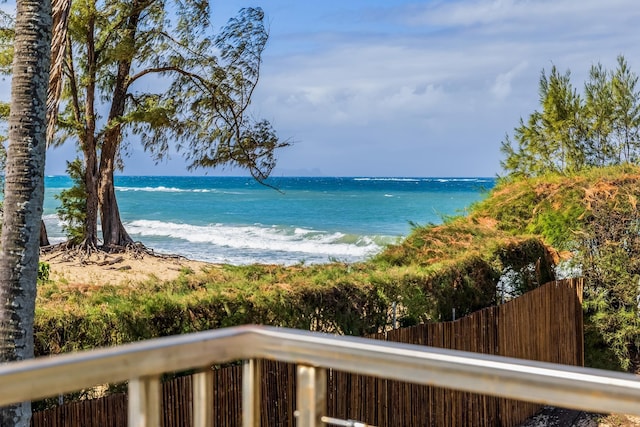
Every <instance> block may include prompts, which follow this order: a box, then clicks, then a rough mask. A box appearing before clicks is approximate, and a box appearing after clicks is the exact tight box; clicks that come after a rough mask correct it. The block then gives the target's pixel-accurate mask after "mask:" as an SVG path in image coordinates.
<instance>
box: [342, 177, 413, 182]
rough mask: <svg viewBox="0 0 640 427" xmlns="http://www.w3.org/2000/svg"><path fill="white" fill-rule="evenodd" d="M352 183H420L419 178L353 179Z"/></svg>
mask: <svg viewBox="0 0 640 427" xmlns="http://www.w3.org/2000/svg"><path fill="white" fill-rule="evenodd" d="M353 180H354V181H394V182H420V181H424V180H423V179H419V178H353Z"/></svg>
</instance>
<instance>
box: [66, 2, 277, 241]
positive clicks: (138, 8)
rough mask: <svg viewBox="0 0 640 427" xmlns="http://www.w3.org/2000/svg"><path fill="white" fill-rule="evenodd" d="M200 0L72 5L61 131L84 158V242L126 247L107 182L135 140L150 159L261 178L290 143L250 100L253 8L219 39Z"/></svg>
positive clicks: (256, 34) (254, 65)
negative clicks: (177, 157)
mask: <svg viewBox="0 0 640 427" xmlns="http://www.w3.org/2000/svg"><path fill="white" fill-rule="evenodd" d="M209 15H210V11H209V3H208V2H207V1H200V0H195V1H187V2H182V1H176V2H175V4H173V5H169V4H168V3H167V2H164V1H160V0H127V1H115V0H77V1H74V2H73V6H72V9H71V15H70V17H69V31H68V41H67V54H66V60H65V69H64V80H65V81H64V85H63V91H62V103H61V106H62V110H61V111H60V115H59V117H58V120H59V129H60V130H59V132H58V133H57V135H56V139H55V140H54V143H55V144H61V143H63V142H65V141H67V140H72V141H73V143H75V144H77V146H78V148H79V151H80V152H81V153H82V155H83V169H84V178H83V181H84V184H83V185H84V187H85V189H86V198H87V215H86V218H85V227H84V230H85V232H84V239H85V243H86V244H87V245H90V246H95V245H97V240H98V234H97V224H98V221H97V215H98V212H99V213H100V219H101V224H102V237H103V241H104V245H105V246H107V247H109V246H122V245H127V244H130V243H132V240H131V238H130V237H129V236H128V234H127V233H126V231H125V230H124V227H123V225H122V222H121V220H120V216H119V210H118V206H117V201H116V197H115V189H114V185H113V176H114V172H115V171H116V170H118V168H120V167H122V165H123V161H124V159H125V157H126V154H127V152H128V150H129V149H130V145H129V144H130V143H131V141H132V139H133V138H134V137H137V138H139V140H140V141H141V143H142V145H143V147H144V148H145V150H147V151H148V152H149V154H150V155H151V156H152V157H153V158H154V159H155V160H157V161H161V160H163V159H164V158H166V157H167V156H168V155H169V152H170V151H171V148H172V147H173V148H174V149H175V150H176V151H177V152H178V153H180V154H181V155H183V156H184V157H185V158H186V159H187V160H188V162H189V166H190V167H191V168H197V167H216V166H223V165H231V166H235V167H240V168H244V169H246V170H248V171H249V172H250V174H251V175H252V176H253V177H254V178H256V179H258V180H260V181H263V180H264V179H266V178H267V177H268V175H269V173H270V172H271V170H272V169H273V167H274V166H275V151H276V150H277V149H279V148H282V147H286V146H287V145H289V143H288V141H281V140H280V139H279V138H278V137H277V135H276V133H275V131H274V129H273V128H272V126H271V124H270V123H269V122H268V121H266V120H261V119H260V120H259V119H254V118H253V117H252V116H251V115H250V114H249V104H250V102H251V98H252V95H253V92H254V90H255V88H256V86H257V84H258V80H259V75H260V65H261V61H262V52H263V50H264V48H265V46H266V42H267V39H268V32H267V30H266V28H265V26H264V22H263V21H264V13H263V11H262V9H260V8H245V9H241V10H240V12H239V13H238V15H237V16H236V17H234V18H232V19H230V20H229V22H228V24H227V25H226V26H225V27H224V28H223V29H222V30H221V31H220V32H218V33H217V34H216V33H215V32H214V31H212V29H211V25H210V22H209Z"/></svg>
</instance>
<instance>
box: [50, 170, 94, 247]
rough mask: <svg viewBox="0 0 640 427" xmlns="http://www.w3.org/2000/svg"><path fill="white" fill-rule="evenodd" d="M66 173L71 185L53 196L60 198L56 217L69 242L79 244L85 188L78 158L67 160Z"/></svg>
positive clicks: (85, 199) (84, 212)
mask: <svg viewBox="0 0 640 427" xmlns="http://www.w3.org/2000/svg"><path fill="white" fill-rule="evenodd" d="M67 173H68V174H69V177H71V180H72V181H73V185H72V186H71V188H68V189H66V190H62V191H61V192H60V194H56V195H55V198H56V199H58V200H60V207H58V208H57V212H58V217H59V218H60V219H61V220H62V221H63V223H64V225H63V226H62V229H63V230H64V231H65V232H66V233H67V237H68V239H69V241H70V242H72V243H74V244H79V243H80V242H82V241H83V240H84V238H85V235H84V233H85V228H84V220H85V218H86V215H87V190H86V187H85V185H84V170H83V167H82V162H81V161H80V159H75V160H74V161H73V162H67Z"/></svg>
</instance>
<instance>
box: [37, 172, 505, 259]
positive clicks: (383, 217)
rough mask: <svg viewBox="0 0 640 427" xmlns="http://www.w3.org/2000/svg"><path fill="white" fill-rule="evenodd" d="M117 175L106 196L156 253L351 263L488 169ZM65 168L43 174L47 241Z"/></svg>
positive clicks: (461, 200) (456, 201) (459, 204)
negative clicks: (381, 174) (425, 174)
mask: <svg viewBox="0 0 640 427" xmlns="http://www.w3.org/2000/svg"><path fill="white" fill-rule="evenodd" d="M268 182H269V184H270V185H272V186H274V187H276V188H277V189H278V190H274V189H273V188H269V187H266V186H263V185H261V184H259V183H257V182H255V181H254V180H252V179H251V178H247V177H211V176H198V177H193V176H167V177H161V176H117V177H116V178H115V185H116V197H117V200H118V206H119V207H120V214H121V218H122V221H123V223H124V225H125V228H126V229H127V231H128V232H129V235H130V236H131V237H132V238H133V239H134V240H135V241H139V242H142V243H143V244H144V245H146V246H147V247H149V248H151V249H153V250H154V251H156V252H159V253H166V254H177V255H182V256H185V257H187V258H190V259H194V260H201V261H208V262H214V263H228V264H234V265H246V264H253V263H263V264H283V265H292V264H298V263H303V264H316V263H326V262H330V261H343V262H357V261H362V260H366V259H367V258H369V257H371V256H373V255H375V254H377V253H379V252H380V251H382V250H383V248H384V247H385V245H388V244H391V243H396V242H398V241H400V240H401V239H402V238H403V237H405V236H407V235H408V234H409V233H410V232H411V227H412V224H419V225H426V224H429V223H433V224H438V223H441V222H442V220H443V218H444V217H446V216H451V215H458V214H464V213H465V209H466V208H467V207H469V206H470V205H471V204H472V203H474V202H476V201H478V200H480V199H482V198H483V197H484V195H485V194H486V190H489V189H491V188H492V187H493V185H494V184H495V180H494V179H492V178H355V177H354V178H324V177H317V178H307V177H298V178H294V177H281V178H271V179H269V181H268ZM71 185H72V183H71V180H70V179H69V178H68V177H66V176H48V177H46V179H45V201H44V220H45V224H46V226H47V231H48V234H49V240H50V241H51V243H57V242H62V241H64V240H65V237H64V233H63V231H62V226H63V224H62V222H61V221H60V220H59V218H58V216H57V214H56V209H57V207H58V206H59V201H58V200H57V199H56V198H55V197H54V196H55V195H56V194H58V193H59V192H60V191H61V190H63V189H65V188H69V187H70V186H71Z"/></svg>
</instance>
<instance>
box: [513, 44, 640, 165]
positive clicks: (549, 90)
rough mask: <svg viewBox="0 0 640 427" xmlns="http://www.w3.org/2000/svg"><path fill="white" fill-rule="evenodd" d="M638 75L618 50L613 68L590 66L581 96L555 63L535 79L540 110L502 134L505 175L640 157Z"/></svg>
mask: <svg viewBox="0 0 640 427" xmlns="http://www.w3.org/2000/svg"><path fill="white" fill-rule="evenodd" d="M637 83H638V76H637V75H636V74H635V73H634V72H632V71H631V70H630V68H629V66H628V64H627V61H626V60H625V58H624V57H623V56H619V57H618V59H617V66H616V69H615V70H612V71H608V70H606V69H604V67H603V66H602V65H601V64H597V65H594V66H592V67H591V70H590V72H589V78H588V80H587V81H586V82H585V84H584V96H581V95H580V94H578V93H577V91H576V90H575V89H574V87H573V85H572V83H571V74H570V72H569V71H567V72H565V73H564V74H561V73H560V72H559V71H558V70H557V68H556V67H555V66H553V67H552V69H551V72H550V73H549V75H548V76H547V74H546V72H545V71H544V70H543V71H542V73H541V76H540V81H539V93H540V106H541V110H540V111H534V112H533V113H532V114H531V115H530V116H529V118H528V119H527V120H526V121H525V120H524V119H521V120H520V125H519V126H518V127H516V128H515V129H514V132H513V140H512V139H511V138H510V137H509V136H507V138H506V139H505V141H504V142H503V143H502V147H501V151H502V153H503V154H504V156H505V158H504V160H503V161H502V168H503V169H504V171H505V172H506V173H507V174H508V175H517V176H525V177H530V176H540V175H544V174H545V173H572V172H577V171H580V170H582V169H585V168H588V167H593V166H607V165H617V164H624V163H632V164H637V163H638V161H639V160H640V90H639V89H638V87H637Z"/></svg>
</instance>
